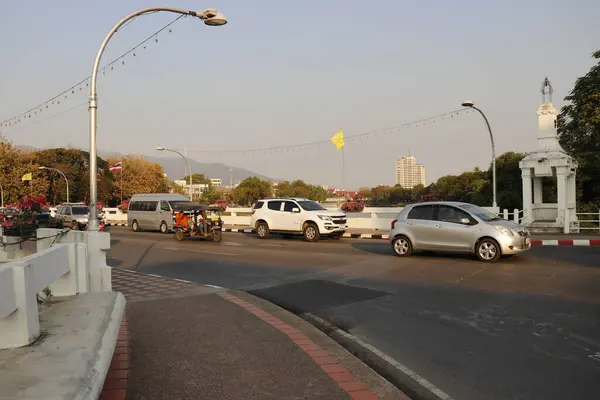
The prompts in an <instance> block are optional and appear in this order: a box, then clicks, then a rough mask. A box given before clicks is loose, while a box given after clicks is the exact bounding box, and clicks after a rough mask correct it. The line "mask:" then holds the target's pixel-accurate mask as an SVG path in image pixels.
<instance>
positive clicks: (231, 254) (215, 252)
mask: <svg viewBox="0 0 600 400" xmlns="http://www.w3.org/2000/svg"><path fill="white" fill-rule="evenodd" d="M159 248H160V249H162V250H170V251H187V252H191V253H202V254H216V255H219V256H236V255H237V254H234V253H222V252H218V251H203V250H192V249H181V248H177V247H159Z"/></svg>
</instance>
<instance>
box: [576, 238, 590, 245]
mask: <svg viewBox="0 0 600 400" xmlns="http://www.w3.org/2000/svg"><path fill="white" fill-rule="evenodd" d="M589 245H590V241H589V240H583V239H576V240H573V246H589Z"/></svg>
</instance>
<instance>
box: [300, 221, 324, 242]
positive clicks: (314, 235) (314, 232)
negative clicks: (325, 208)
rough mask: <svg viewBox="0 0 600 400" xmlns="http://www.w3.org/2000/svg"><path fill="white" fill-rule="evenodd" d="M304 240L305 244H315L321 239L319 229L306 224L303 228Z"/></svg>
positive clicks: (311, 224)
mask: <svg viewBox="0 0 600 400" xmlns="http://www.w3.org/2000/svg"><path fill="white" fill-rule="evenodd" d="M303 233H304V240H306V241H307V242H317V241H319V239H320V238H321V234H320V233H319V228H318V227H317V225H315V224H313V223H312V222H311V223H308V224H306V226H305V227H304V232H303Z"/></svg>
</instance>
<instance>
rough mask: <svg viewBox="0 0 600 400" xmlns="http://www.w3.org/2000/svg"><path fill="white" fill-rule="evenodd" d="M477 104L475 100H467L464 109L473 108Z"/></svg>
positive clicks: (463, 103) (463, 104)
mask: <svg viewBox="0 0 600 400" xmlns="http://www.w3.org/2000/svg"><path fill="white" fill-rule="evenodd" d="M474 105H475V102H474V101H473V100H465V101H463V102H462V106H463V107H473V106H474Z"/></svg>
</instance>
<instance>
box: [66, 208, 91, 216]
mask: <svg viewBox="0 0 600 400" xmlns="http://www.w3.org/2000/svg"><path fill="white" fill-rule="evenodd" d="M71 209H72V211H73V215H85V214H88V213H89V212H90V208H89V207H72V208H71Z"/></svg>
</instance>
